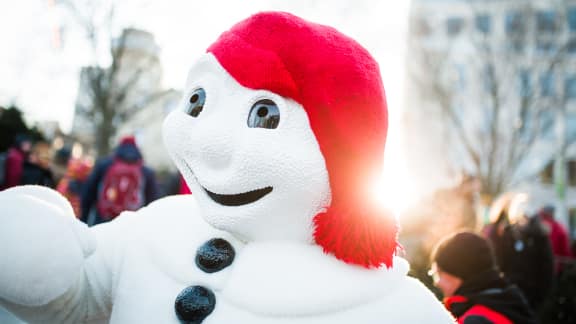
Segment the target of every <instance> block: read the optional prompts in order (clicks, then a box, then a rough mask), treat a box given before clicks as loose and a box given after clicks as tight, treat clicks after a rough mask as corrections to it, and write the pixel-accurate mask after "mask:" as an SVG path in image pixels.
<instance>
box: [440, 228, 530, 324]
mask: <svg viewBox="0 0 576 324" xmlns="http://www.w3.org/2000/svg"><path fill="white" fill-rule="evenodd" d="M430 275H432V277H433V279H434V284H435V285H436V286H437V287H438V288H440V290H441V291H442V293H443V294H444V305H445V306H446V308H447V309H448V310H449V311H450V312H451V313H452V315H454V317H456V319H457V320H458V323H461V324H490V323H492V324H512V323H523V324H531V323H538V321H537V319H536V317H535V315H534V313H533V312H532V310H531V309H530V308H529V306H528V304H527V302H526V300H525V298H524V296H523V295H522V292H521V291H520V290H519V289H518V288H517V287H516V286H514V285H511V284H509V283H508V282H507V281H506V279H505V278H504V277H503V275H502V274H501V273H500V271H499V269H498V266H497V264H496V261H495V257H494V253H493V251H492V248H491V246H490V244H489V242H488V241H487V240H486V239H484V238H483V237H481V236H479V235H477V234H475V233H471V232H460V233H456V234H454V235H452V236H449V237H447V238H445V239H444V240H442V241H441V242H440V243H439V244H438V245H437V246H436V248H435V249H434V252H433V253H432V268H431V270H430Z"/></svg>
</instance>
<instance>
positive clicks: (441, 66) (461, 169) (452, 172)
mask: <svg viewBox="0 0 576 324" xmlns="http://www.w3.org/2000/svg"><path fill="white" fill-rule="evenodd" d="M410 20H411V21H410V33H409V40H408V42H409V47H408V48H409V55H410V57H409V58H408V59H407V65H408V66H407V71H408V75H409V78H408V80H409V82H408V85H407V96H406V100H405V102H406V107H405V115H404V119H403V122H404V128H405V136H404V138H405V140H406V143H405V146H406V147H407V149H406V151H407V160H408V161H409V163H410V169H411V170H412V171H413V173H414V175H415V178H417V179H419V180H420V182H421V186H423V187H425V188H427V189H428V190H433V189H434V188H439V187H443V186H448V185H450V184H451V183H454V181H455V180H456V179H458V178H459V177H460V176H461V175H462V174H468V175H473V176H478V177H479V178H481V179H483V180H484V182H485V183H484V184H483V185H484V186H487V187H490V188H489V189H490V190H488V192H490V193H492V194H495V193H501V192H505V191H510V190H518V191H524V192H527V193H528V194H529V195H530V197H531V204H532V209H533V210H535V209H536V208H538V207H541V206H543V205H547V204H555V203H557V200H558V197H559V196H561V195H563V196H564V197H565V198H564V201H565V203H566V204H567V206H568V208H569V210H570V211H571V213H572V220H569V219H568V218H566V219H564V220H563V222H564V223H566V225H568V223H570V222H572V223H574V222H575V221H576V217H575V216H574V215H575V214H576V168H575V167H573V166H576V165H575V162H573V161H576V1H572V0H558V1H556V0H554V1H539V0H532V1H514V0H491V1H480V0H478V1H470V0H468V1H465V0H415V1H413V6H412V10H411V14H410ZM558 158H561V159H564V161H565V163H564V164H565V165H566V166H567V167H566V168H565V170H566V173H567V174H566V179H565V181H564V183H563V181H561V180H562V177H558V174H556V175H554V172H553V170H555V171H556V173H558V170H562V169H559V168H553V167H552V165H554V161H555V160H557V159H558ZM500 179H504V180H505V181H501V182H502V183H499V182H500ZM490 198H494V197H489V199H488V200H490ZM574 225H576V224H572V228H576V226H574ZM574 234H576V233H573V235H574Z"/></svg>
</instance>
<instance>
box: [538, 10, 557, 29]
mask: <svg viewBox="0 0 576 324" xmlns="http://www.w3.org/2000/svg"><path fill="white" fill-rule="evenodd" d="M536 28H537V30H538V32H540V33H553V32H556V31H557V30H558V23H557V19H556V12H554V11H552V10H547V11H539V12H537V13H536Z"/></svg>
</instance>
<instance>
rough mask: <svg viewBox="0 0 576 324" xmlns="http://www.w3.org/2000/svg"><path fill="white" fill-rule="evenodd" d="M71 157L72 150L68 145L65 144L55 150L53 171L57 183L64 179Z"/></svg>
mask: <svg viewBox="0 0 576 324" xmlns="http://www.w3.org/2000/svg"><path fill="white" fill-rule="evenodd" d="M71 158H72V150H71V149H70V147H68V146H63V147H61V148H59V149H57V150H56V152H54V158H53V160H52V173H53V174H54V180H56V183H60V180H62V178H63V177H64V176H65V175H66V173H67V172H68V162H69V161H70V159H71Z"/></svg>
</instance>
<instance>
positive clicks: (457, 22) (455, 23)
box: [446, 17, 464, 36]
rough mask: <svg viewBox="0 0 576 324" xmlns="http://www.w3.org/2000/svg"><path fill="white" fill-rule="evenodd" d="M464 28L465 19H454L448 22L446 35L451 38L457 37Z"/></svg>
mask: <svg viewBox="0 0 576 324" xmlns="http://www.w3.org/2000/svg"><path fill="white" fill-rule="evenodd" d="M462 28H464V19H462V18H459V17H452V18H448V20H446V33H447V34H448V35H449V36H456V35H458V34H459V33H460V31H462Z"/></svg>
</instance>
